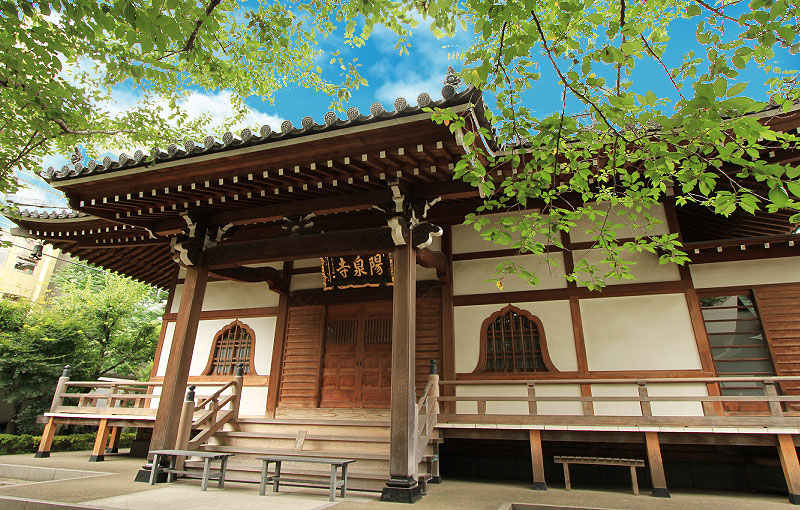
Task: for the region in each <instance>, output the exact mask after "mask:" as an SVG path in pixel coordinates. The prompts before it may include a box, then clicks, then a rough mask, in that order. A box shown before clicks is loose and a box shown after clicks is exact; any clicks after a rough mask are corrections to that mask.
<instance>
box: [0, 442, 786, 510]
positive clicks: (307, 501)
mask: <svg viewBox="0 0 800 510" xmlns="http://www.w3.org/2000/svg"><path fill="white" fill-rule="evenodd" d="M88 458H89V452H66V453H54V454H53V456H52V457H51V458H48V459H35V458H34V457H33V455H8V456H0V464H16V465H23V466H38V467H50V468H60V469H79V470H84V471H95V472H97V476H92V477H84V478H77V479H72V480H53V481H44V482H36V483H29V484H25V485H16V486H2V487H0V509H2V510H6V509H9V510H18V509H19V510H40V509H41V510H63V509H69V510H71V509H76V508H81V507H83V508H95V509H103V510H133V509H137V510H138V509H145V510H160V509H162V508H164V509H169V510H210V509H226V510H227V509H232V508H235V509H236V510H256V509H258V510H264V509H275V510H289V509H291V510H320V509H323V508H331V507H334V508H335V510H373V509H378V510H380V509H384V510H392V509H399V508H408V507H407V506H401V505H400V504H398V503H381V502H379V501H378V499H377V498H378V495H377V494H370V493H362V492H352V491H351V492H349V493H348V497H347V499H346V500H345V501H343V502H338V501H337V503H330V502H329V501H328V497H327V491H326V490H324V489H313V488H302V487H287V488H286V489H285V490H284V488H281V492H280V493H278V494H273V493H271V492H270V490H269V489H268V490H267V494H266V495H265V496H263V497H262V496H259V495H258V487H257V486H256V485H255V484H242V483H230V482H228V483H226V484H225V489H217V488H216V487H214V484H213V483H212V484H210V486H209V489H208V491H206V492H201V491H200V481H199V480H180V481H178V482H175V483H172V484H169V485H166V484H161V485H156V486H150V485H148V484H146V483H137V482H134V481H133V478H134V476H135V474H136V472H137V471H138V469H139V468H140V467H141V465H142V464H143V460H142V459H132V458H129V457H127V456H124V455H109V456H107V457H106V460H105V461H104V462H99V463H90V462H88ZM26 500H27V501H30V500H35V502H27V503H26ZM47 502H58V503H59V504H48V503H47ZM512 503H520V504H528V505H537V506H538V508H536V507H534V508H536V510H539V509H541V510H557V509H580V508H582V509H586V508H591V509H603V510H621V509H624V510H640V509H641V510H645V509H646V510H651V509H652V510H683V509H701V510H716V509H719V510H753V509H757V510H772V509H776V510H778V509H783V510H788V509H790V508H792V506H791V505H790V504H789V503H788V501H787V500H786V498H785V497H784V496H780V495H775V496H772V495H752V494H747V493H723V492H688V491H673V492H672V498H669V499H661V498H653V497H651V496H649V494H648V491H647V490H643V491H642V495H640V496H634V495H633V494H630V493H629V492H625V491H624V490H622V489H621V488H620V489H617V488H615V489H613V490H598V489H594V490H585V489H575V490H572V491H569V492H568V491H565V490H564V489H563V488H560V487H551V488H550V489H549V490H547V491H533V490H530V489H529V488H528V486H527V485H526V484H521V483H500V482H477V481H466V480H446V481H445V482H444V483H443V484H440V485H431V486H430V491H429V494H428V495H427V496H425V497H424V498H423V499H422V501H420V502H419V503H417V504H416V505H414V507H413V508H415V509H417V510H443V509H456V510H512V507H511V504H512ZM73 505H76V506H73ZM530 510H533V508H531V509H530Z"/></svg>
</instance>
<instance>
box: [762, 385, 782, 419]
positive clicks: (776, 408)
mask: <svg viewBox="0 0 800 510" xmlns="http://www.w3.org/2000/svg"><path fill="white" fill-rule="evenodd" d="M763 384H764V394H765V395H766V396H767V397H777V396H778V390H777V388H775V381H771V380H769V379H764V382H763ZM768 404H769V415H770V416H772V417H773V418H777V417H780V416H783V406H781V403H780V402H778V401H777V400H770V401H769V402H768Z"/></svg>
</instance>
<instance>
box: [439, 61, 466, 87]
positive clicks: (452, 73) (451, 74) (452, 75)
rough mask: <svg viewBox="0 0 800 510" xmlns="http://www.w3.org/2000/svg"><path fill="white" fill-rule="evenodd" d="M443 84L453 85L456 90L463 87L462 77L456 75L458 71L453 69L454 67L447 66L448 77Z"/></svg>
mask: <svg viewBox="0 0 800 510" xmlns="http://www.w3.org/2000/svg"><path fill="white" fill-rule="evenodd" d="M442 83H444V84H445V85H452V86H453V87H455V88H458V87H459V86H461V77H460V76H458V75H456V70H455V69H453V66H447V75H446V76H445V77H444V81H442Z"/></svg>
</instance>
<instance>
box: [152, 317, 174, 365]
mask: <svg viewBox="0 0 800 510" xmlns="http://www.w3.org/2000/svg"><path fill="white" fill-rule="evenodd" d="M166 328H167V330H166V332H165V333H164V341H163V342H162V343H161V354H160V356H159V360H158V366H157V367H156V375H157V376H163V375H164V374H165V373H166V372H167V359H168V358H169V350H170V348H171V347H172V336H173V335H174V334H175V322H168V323H167V326H166Z"/></svg>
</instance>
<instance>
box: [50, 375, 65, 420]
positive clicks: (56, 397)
mask: <svg viewBox="0 0 800 510" xmlns="http://www.w3.org/2000/svg"><path fill="white" fill-rule="evenodd" d="M69 370H70V366H69V365H65V366H64V370H63V371H62V372H61V377H59V378H58V383H57V384H56V392H55V393H54V394H53V403H52V404H50V412H51V413H52V412H55V410H56V407H58V406H60V405H61V404H63V403H64V397H62V396H61V394H62V393H64V390H65V389H66V387H67V383H68V382H69Z"/></svg>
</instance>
